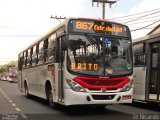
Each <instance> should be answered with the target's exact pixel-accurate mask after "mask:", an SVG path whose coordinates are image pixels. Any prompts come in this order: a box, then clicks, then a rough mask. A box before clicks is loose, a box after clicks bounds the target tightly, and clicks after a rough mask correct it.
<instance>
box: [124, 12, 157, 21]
mask: <svg viewBox="0 0 160 120" xmlns="http://www.w3.org/2000/svg"><path fill="white" fill-rule="evenodd" d="M159 12H160V10H159V11H156V12H152V13H150V14H147V15H142V16H138V17H136V18H134V19H132V20H130V21H127V22H124V24H127V23H130V22H134V21H135V20H139V19H142V18H145V17H147V16H150V15H154V14H156V13H159Z"/></svg>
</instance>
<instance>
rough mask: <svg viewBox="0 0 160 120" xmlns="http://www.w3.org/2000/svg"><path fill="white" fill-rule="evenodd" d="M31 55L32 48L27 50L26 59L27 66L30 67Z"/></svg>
mask: <svg viewBox="0 0 160 120" xmlns="http://www.w3.org/2000/svg"><path fill="white" fill-rule="evenodd" d="M32 54H33V48H31V49H29V50H28V57H27V66H28V67H30V66H31V65H32V57H31V56H32Z"/></svg>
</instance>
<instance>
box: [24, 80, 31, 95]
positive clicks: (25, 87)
mask: <svg viewBox="0 0 160 120" xmlns="http://www.w3.org/2000/svg"><path fill="white" fill-rule="evenodd" d="M24 94H25V96H26V98H30V94H29V91H28V86H27V82H25V83H24Z"/></svg>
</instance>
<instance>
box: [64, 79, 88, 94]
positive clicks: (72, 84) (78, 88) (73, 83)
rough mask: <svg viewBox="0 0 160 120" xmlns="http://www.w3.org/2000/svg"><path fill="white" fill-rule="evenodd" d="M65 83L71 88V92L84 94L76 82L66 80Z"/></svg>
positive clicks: (83, 90)
mask: <svg viewBox="0 0 160 120" xmlns="http://www.w3.org/2000/svg"><path fill="white" fill-rule="evenodd" d="M66 82H67V84H68V85H69V86H70V87H71V89H72V90H74V91H76V92H86V90H85V89H84V88H83V87H82V86H81V85H79V84H78V83H77V82H75V81H73V80H71V79H66Z"/></svg>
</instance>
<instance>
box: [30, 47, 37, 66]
mask: <svg viewBox="0 0 160 120" xmlns="http://www.w3.org/2000/svg"><path fill="white" fill-rule="evenodd" d="M36 49H37V48H36V45H35V46H33V53H32V55H31V59H32V66H35V65H36V64H37V52H36Z"/></svg>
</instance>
